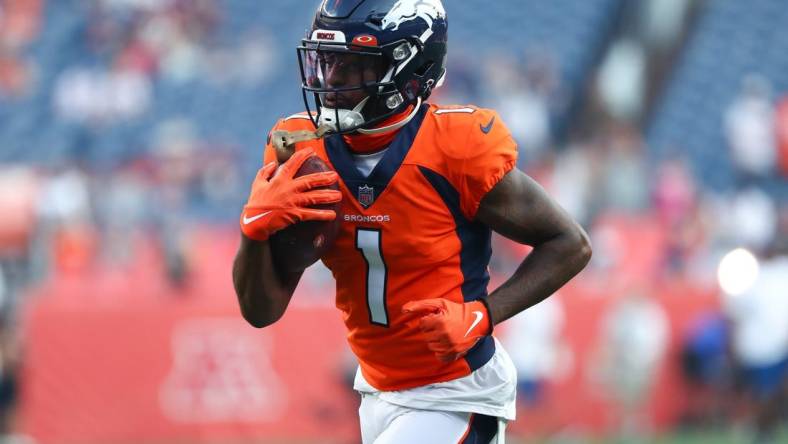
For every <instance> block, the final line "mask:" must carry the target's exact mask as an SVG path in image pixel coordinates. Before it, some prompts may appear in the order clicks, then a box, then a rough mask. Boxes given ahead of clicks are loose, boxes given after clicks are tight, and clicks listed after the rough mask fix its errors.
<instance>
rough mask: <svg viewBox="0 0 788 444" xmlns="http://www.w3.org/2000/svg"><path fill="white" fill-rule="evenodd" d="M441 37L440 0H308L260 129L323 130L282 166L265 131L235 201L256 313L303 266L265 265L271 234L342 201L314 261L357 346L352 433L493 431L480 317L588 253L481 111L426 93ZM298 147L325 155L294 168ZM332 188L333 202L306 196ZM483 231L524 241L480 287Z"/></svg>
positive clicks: (498, 406)
mask: <svg viewBox="0 0 788 444" xmlns="http://www.w3.org/2000/svg"><path fill="white" fill-rule="evenodd" d="M446 43H447V18H446V11H445V10H444V7H443V5H442V4H441V1H440V0H324V1H323V2H322V4H321V5H320V6H319V7H318V9H317V13H316V15H315V18H314V22H313V24H312V28H311V30H310V32H309V35H308V36H307V38H306V39H305V40H303V42H302V45H301V46H300V47H299V48H298V54H299V63H300V67H301V73H302V81H303V83H302V90H303V95H304V101H305V104H306V108H307V111H306V112H305V113H302V114H297V115H293V116H290V117H287V118H284V119H281V120H279V121H278V122H277V123H276V125H275V127H274V130H288V131H298V130H312V131H314V130H315V128H317V127H318V126H324V127H327V128H329V131H328V133H327V135H326V137H325V138H322V139H319V140H312V141H308V142H300V143H297V144H296V146H295V154H294V155H293V156H292V157H291V158H290V159H289V160H287V161H286V162H284V163H283V164H282V165H277V161H276V155H275V152H274V148H273V147H272V146H271V143H270V140H269V143H268V145H267V146H266V149H265V155H264V164H265V166H264V167H263V168H262V169H261V170H260V172H259V173H258V175H257V177H256V179H255V181H254V183H253V185H252V192H251V195H250V197H249V200H248V203H247V205H246V206H245V207H244V213H243V214H242V215H241V230H242V232H243V236H242V241H241V246H240V248H239V251H238V254H237V257H236V259H235V263H234V269H233V280H234V284H235V289H236V293H237V296H238V301H239V304H240V307H241V311H242V313H243V316H244V318H245V319H246V320H247V321H248V322H249V323H250V324H252V325H254V326H256V327H264V326H267V325H270V324H272V323H274V322H276V321H277V320H278V319H279V318H280V317H281V316H282V314H283V313H284V312H285V309H286V307H287V305H288V302H289V301H290V298H291V296H292V294H293V291H294V289H295V288H296V285H297V284H298V281H299V278H300V276H301V272H292V273H288V272H282V271H279V270H278V269H277V268H276V265H275V264H276V258H275V257H273V255H272V252H271V249H270V247H269V243H268V239H269V237H270V236H271V234H273V233H275V232H276V231H277V230H281V229H282V228H284V227H287V226H289V225H291V224H293V223H297V222H299V221H307V220H333V219H334V218H336V217H340V222H341V228H340V233H339V235H338V237H337V240H336V242H335V243H334V245H333V247H332V249H331V250H330V251H329V253H328V254H326V255H325V256H324V257H322V261H323V262H324V263H325V265H326V266H327V267H328V268H329V269H330V270H331V271H332V273H333V275H334V277H335V279H336V306H337V308H338V309H339V310H340V311H341V314H342V317H343V320H344V322H345V325H346V327H347V339H348V342H349V344H350V347H351V349H352V351H353V352H354V353H355V355H356V357H357V358H358V360H359V363H360V366H359V370H358V372H357V374H356V379H355V384H354V388H355V389H356V390H357V391H358V392H360V393H361V407H360V409H359V415H360V422H361V435H362V441H363V442H364V443H377V444H389V443H411V444H418V443H456V442H473V443H488V442H492V441H493V439H495V438H496V436H497V439H498V442H503V426H504V425H505V423H506V421H511V420H513V419H514V417H515V385H516V382H517V381H516V372H515V369H514V367H513V365H512V362H511V360H510V359H509V356H508V355H507V353H506V351H505V350H504V349H503V348H502V347H501V345H500V343H498V341H497V340H496V339H495V338H494V336H493V329H494V327H495V325H497V324H499V323H501V322H503V321H505V320H506V319H508V318H510V317H512V316H514V315H515V314H517V313H519V312H521V311H522V310H525V309H527V308H528V307H531V306H533V305H535V304H537V303H538V302H540V301H541V300H543V299H544V298H546V297H548V296H549V295H551V294H553V292H555V291H556V290H557V289H558V288H560V287H561V286H562V285H564V284H565V283H566V282H567V281H568V280H569V279H571V278H572V277H573V276H574V275H575V274H577V273H578V272H579V271H580V270H581V269H582V268H583V267H584V266H585V264H586V263H587V262H588V260H589V258H590V255H591V249H590V246H589V241H588V238H587V236H586V234H585V232H584V231H583V229H582V228H581V227H580V226H579V225H578V224H577V223H575V222H574V221H573V220H572V219H571V218H570V216H569V215H568V214H567V213H566V212H565V211H564V210H562V209H561V208H560V207H559V206H558V205H557V204H556V202H555V201H554V200H553V199H552V198H550V197H549V196H548V195H547V194H546V193H545V191H544V190H543V189H542V188H541V187H540V186H539V185H538V184H536V183H535V182H534V181H533V180H531V179H530V178H529V177H528V176H527V175H525V174H524V173H523V172H521V171H519V170H518V169H516V168H515V162H516V158H517V147H516V145H515V142H514V140H513V139H512V137H511V135H510V134H509V131H508V130H507V128H506V126H505V125H504V122H502V120H501V118H500V117H499V116H498V115H497V114H496V113H495V112H494V111H492V110H488V109H482V108H477V107H474V106H437V105H434V104H430V103H427V99H428V98H429V96H430V93H431V92H432V90H433V89H435V88H437V87H439V86H440V85H441V83H442V82H443V80H444V77H445V75H446ZM314 155H316V156H319V157H320V158H322V159H323V160H324V161H326V162H327V163H328V164H329V165H330V166H331V167H332V168H333V170H334V171H335V172H334V171H330V172H324V173H315V174H310V175H305V176H302V177H298V178H294V173H295V172H296V171H297V170H298V168H299V166H300V165H301V164H302V163H303V162H304V161H305V160H306V159H307V158H308V157H309V156H314ZM277 167H278V171H277V172H276V174H274V171H275V170H276V169H277ZM334 183H338V184H339V188H340V191H336V190H331V189H326V188H325V187H326V185H330V184H334ZM338 201H341V202H342V203H341V212H340V213H339V214H335V213H334V212H333V211H331V210H321V209H314V208H311V207H313V206H314V205H318V204H325V203H335V202H338ZM491 230H494V231H496V232H498V233H500V234H502V235H504V236H506V237H508V238H510V239H513V240H515V241H517V242H521V243H524V244H528V245H531V246H533V251H532V252H531V253H530V254H529V255H528V256H527V257H526V258H525V260H524V261H523V262H522V264H521V265H520V266H519V268H518V269H517V270H516V272H515V273H514V274H513V275H512V276H511V277H510V278H509V279H508V280H507V281H506V282H505V283H504V284H503V285H501V286H500V287H499V288H497V289H496V290H495V291H493V292H492V293H490V294H489V295H488V294H487V284H488V281H489V275H488V272H487V266H488V262H489V259H490V254H491V249H490V236H491Z"/></svg>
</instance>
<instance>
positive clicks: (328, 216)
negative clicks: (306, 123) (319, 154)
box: [241, 148, 342, 241]
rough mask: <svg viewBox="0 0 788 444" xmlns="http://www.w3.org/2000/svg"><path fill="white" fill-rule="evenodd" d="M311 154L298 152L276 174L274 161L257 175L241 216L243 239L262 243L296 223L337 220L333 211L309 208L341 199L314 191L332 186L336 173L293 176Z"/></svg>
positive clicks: (338, 194) (326, 191)
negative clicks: (246, 238) (244, 237)
mask: <svg viewBox="0 0 788 444" xmlns="http://www.w3.org/2000/svg"><path fill="white" fill-rule="evenodd" d="M314 154H315V152H314V151H313V150H312V149H308V148H307V149H303V150H299V151H296V152H295V154H293V156H292V157H291V158H290V159H289V160H288V161H287V162H285V163H283V164H282V167H281V168H279V170H278V171H277V168H276V166H277V165H276V162H271V163H269V164H267V165H265V166H264V167H263V168H261V169H260V171H258V172H257V177H255V180H254V183H253V184H252V192H251V193H250V195H249V200H248V201H247V202H246V205H245V206H244V211H243V214H241V231H242V232H243V234H244V235H245V236H246V237H248V238H250V239H254V240H258V241H264V240H267V239H268V237H269V236H271V235H272V234H274V233H275V232H277V231H279V230H281V229H283V228H285V227H287V226H290V225H292V224H294V223H296V222H300V221H305V220H326V221H328V220H334V218H336V213H335V212H334V211H333V210H318V209H314V208H309V207H310V206H313V205H320V204H329V203H335V202H339V201H340V200H341V199H342V193H341V192H339V191H337V190H330V189H318V190H316V189H315V188H319V187H325V186H328V185H331V184H333V183H335V182H336V181H337V179H338V177H339V176H338V175H337V173H336V172H334V171H326V172H322V173H313V174H307V175H304V176H301V177H297V178H296V177H294V176H295V174H296V172H297V171H298V169H299V168H301V165H302V164H303V163H304V162H305V161H306V159H307V158H309V156H312V155H314Z"/></svg>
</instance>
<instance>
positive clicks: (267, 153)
mask: <svg viewBox="0 0 788 444" xmlns="http://www.w3.org/2000/svg"><path fill="white" fill-rule="evenodd" d="M282 122H283V119H279V120H277V122H276V124H275V125H274V127H273V128H271V131H269V132H268V137H267V138H266V140H265V150H264V151H263V165H268V164H269V163H271V162H273V161H275V160H276V150H274V145H273V144H272V143H271V133H273V132H274V131H276V130H277V129H279V127H281V126H282Z"/></svg>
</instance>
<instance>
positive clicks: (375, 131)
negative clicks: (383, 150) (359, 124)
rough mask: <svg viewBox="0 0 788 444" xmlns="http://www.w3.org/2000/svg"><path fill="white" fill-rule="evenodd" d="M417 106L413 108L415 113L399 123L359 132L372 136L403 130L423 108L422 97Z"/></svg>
mask: <svg viewBox="0 0 788 444" xmlns="http://www.w3.org/2000/svg"><path fill="white" fill-rule="evenodd" d="M416 100H417V101H416V106H414V107H413V111H411V112H410V114H408V116H407V117H405V118H404V119H402V120H400V121H399V122H396V123H392V124H391V125H386V126H381V127H380V128H372V129H363V128H359V129H357V130H356V131H358V132H359V133H360V134H365V135H370V134H380V133H387V132H389V131H394V130H398V129H400V128H402V127H403V126H405V125H407V124H408V122H410V121H411V120H413V118H414V117H416V114H418V112H419V108H421V97H419V98H417V99H416Z"/></svg>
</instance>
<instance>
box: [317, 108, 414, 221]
mask: <svg viewBox="0 0 788 444" xmlns="http://www.w3.org/2000/svg"><path fill="white" fill-rule="evenodd" d="M428 108H429V105H427V104H424V105H422V107H421V109H420V110H419V112H418V113H416V115H415V116H414V117H413V119H412V120H411V121H410V122H408V124H407V125H405V126H403V127H402V128H401V129H400V130H399V133H398V134H397V136H396V137H395V138H394V140H393V141H392V142H391V145H389V147H388V150H387V151H386V153H385V154H383V158H382V159H380V162H378V164H377V165H376V166H375V168H374V169H373V170H372V172H371V173H370V174H369V176H368V177H364V176H363V175H362V174H361V172H360V171H359V170H358V168H356V163H355V162H354V161H353V155H352V154H351V150H350V148H349V147H348V146H347V144H346V143H345V140H344V139H343V138H342V136H341V135H332V136H329V137H326V139H325V147H326V154H328V158H329V160H331V164H332V165H334V168H336V171H337V173H339V177H340V178H341V179H342V181H343V182H344V183H345V185H346V186H347V188H348V190H350V193H351V194H352V195H353V197H354V198H355V199H356V200H358V201H359V203H360V204H361V205H362V206H363V207H364V208H368V207H370V206H372V205H373V204H374V203H375V200H376V199H377V197H378V196H380V193H382V192H383V190H385V189H386V187H387V186H388V184H389V182H391V179H392V178H393V177H394V174H396V173H397V170H399V167H400V166H402V162H403V161H404V160H405V156H407V155H408V151H410V147H411V146H412V145H413V141H414V140H415V139H416V135H417V134H418V132H419V129H420V128H421V123H422V122H423V121H424V116H426V115H427V109H428ZM361 188H363V189H364V192H363V193H362V192H361V191H360V189H361ZM369 188H371V190H370V189H369ZM361 196H363V197H361Z"/></svg>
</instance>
